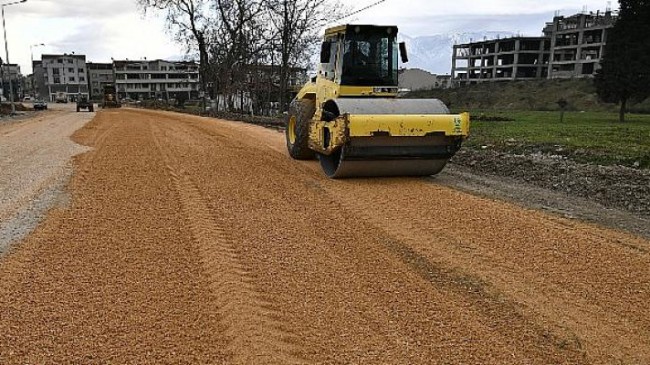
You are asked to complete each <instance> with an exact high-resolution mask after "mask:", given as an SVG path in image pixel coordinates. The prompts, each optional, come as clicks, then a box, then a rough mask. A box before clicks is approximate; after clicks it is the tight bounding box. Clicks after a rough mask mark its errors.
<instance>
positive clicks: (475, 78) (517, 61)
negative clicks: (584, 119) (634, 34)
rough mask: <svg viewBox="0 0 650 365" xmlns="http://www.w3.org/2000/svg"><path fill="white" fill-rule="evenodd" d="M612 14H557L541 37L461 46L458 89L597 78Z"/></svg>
mask: <svg viewBox="0 0 650 365" xmlns="http://www.w3.org/2000/svg"><path fill="white" fill-rule="evenodd" d="M615 21H616V15H615V14H614V13H612V12H611V11H610V10H607V11H606V12H604V13H601V12H596V13H580V14H576V15H573V16H570V17H563V16H559V14H556V16H555V17H554V18H553V21H552V22H549V23H546V27H545V28H544V30H543V32H544V36H542V37H513V38H505V39H496V40H484V41H481V42H472V43H466V44H458V45H455V46H454V49H453V54H452V70H451V74H452V77H453V83H454V85H464V84H474V83H479V82H491V81H515V80H531V79H546V78H549V79H555V78H576V77H593V76H594V75H595V73H596V71H597V70H598V68H599V67H600V60H601V58H602V57H603V52H604V47H605V44H606V40H607V31H608V29H609V28H611V27H612V26H613V25H614V23H615Z"/></svg>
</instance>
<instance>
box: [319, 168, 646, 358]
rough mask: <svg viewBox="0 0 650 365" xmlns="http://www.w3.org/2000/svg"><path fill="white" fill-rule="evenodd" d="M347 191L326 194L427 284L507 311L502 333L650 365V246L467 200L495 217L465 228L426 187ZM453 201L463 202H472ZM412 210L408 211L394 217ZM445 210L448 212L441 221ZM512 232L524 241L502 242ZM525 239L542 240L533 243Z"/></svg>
mask: <svg viewBox="0 0 650 365" xmlns="http://www.w3.org/2000/svg"><path fill="white" fill-rule="evenodd" d="M350 185H351V182H349V181H344V182H341V183H340V184H330V185H328V186H327V188H324V189H323V190H324V193H326V194H329V195H330V196H333V197H334V198H335V200H336V201H337V202H339V204H342V205H343V206H345V207H346V209H347V210H349V211H351V212H354V214H356V215H357V216H359V218H360V219H362V220H364V221H366V222H369V223H370V224H372V225H374V226H376V227H377V229H382V230H386V231H387V233H389V234H390V235H391V236H392V237H394V238H395V239H394V240H390V241H388V242H386V245H387V247H389V248H390V249H391V250H392V251H393V252H394V253H395V254H396V255H398V256H399V257H402V259H403V260H404V261H405V262H406V263H409V264H410V265H411V266H412V267H413V268H414V270H415V271H417V272H420V273H421V274H422V275H423V277H425V278H427V279H429V280H432V281H434V282H436V283H441V282H442V283H444V282H447V283H455V286H456V287H457V288H460V289H461V290H463V291H466V294H467V295H469V296H471V297H473V298H475V299H476V300H477V301H478V302H479V303H481V305H479V306H478V307H479V308H481V310H483V311H484V312H485V314H486V317H488V318H502V317H503V316H504V315H503V314H502V315H498V316H497V315H495V313H497V312H503V311H504V310H505V316H506V317H510V318H511V320H512V321H513V322H514V323H512V322H510V323H499V322H495V323H496V324H497V325H496V326H495V329H496V330H498V331H500V332H504V334H507V333H510V334H513V331H515V329H516V328H520V329H521V328H528V329H533V333H536V334H537V335H540V334H541V335H542V336H543V337H547V338H548V339H549V340H552V341H553V342H554V343H555V344H556V345H557V346H559V347H562V348H567V347H568V348H574V349H575V350H578V351H585V355H586V356H587V358H589V359H590V362H593V363H602V364H608V363H612V362H623V363H646V362H649V361H650V331H649V329H650V320H648V315H650V311H649V308H648V305H647V302H644V298H645V300H647V299H648V293H650V275H649V272H648V271H647V268H648V267H650V255H648V250H647V248H648V247H649V244H648V241H645V240H643V239H640V238H636V237H631V236H628V235H626V234H623V233H619V232H614V231H608V230H604V229H601V228H598V227H595V226H592V227H590V226H588V225H584V224H580V223H576V222H572V221H568V220H566V219H562V218H556V217H552V216H547V215H545V214H542V213H538V212H532V211H522V212H521V213H520V214H518V215H504V213H506V212H509V209H507V208H508V207H507V204H506V206H505V207H502V206H501V205H502V204H503V203H495V202H491V201H489V200H487V199H481V198H474V197H472V198H470V200H476V203H477V206H481V207H483V209H488V211H490V210H491V209H495V210H496V211H497V212H498V213H491V214H489V215H485V216H484V215H483V214H482V213H481V210H476V211H474V212H473V217H472V218H473V219H474V220H475V222H471V221H470V222H463V221H462V220H459V219H454V218H453V217H464V216H466V215H464V214H458V213H459V212H458V210H457V209H454V206H455V205H454V204H455V203H454V199H453V198H452V199H450V200H449V201H446V202H444V203H442V204H439V205H436V203H435V202H436V195H440V196H442V195H449V194H448V193H447V192H446V191H444V190H447V189H446V188H444V187H439V186H436V185H432V184H429V183H426V182H422V181H419V180H412V179H411V180H405V179H382V180H377V181H373V182H369V181H360V183H359V184H358V185H359V188H357V189H354V188H352V187H351V186H350ZM411 186H413V187H411ZM415 186H417V188H415ZM413 192H418V195H415V194H413ZM451 195H452V196H453V195H456V198H457V199H458V200H457V201H462V200H463V199H464V198H465V197H466V196H465V195H464V194H462V193H457V192H453V193H452V194H451ZM407 202H408V203H409V204H411V209H396V207H398V206H400V205H402V204H405V203H407ZM427 202H431V204H427ZM441 207H446V208H445V209H444V210H445V212H442V214H441V212H440V209H441ZM504 208H505V209H504ZM445 213H447V214H445ZM465 213H469V212H465ZM468 217H469V216H468ZM489 221H492V222H498V224H499V226H500V227H502V231H490V230H489V229H487V227H486V229H485V230H484V231H481V229H480V227H483V226H484V223H485V222H489ZM533 221H534V223H532V222H533ZM472 223H474V224H472ZM527 228H528V230H527ZM509 231H511V232H518V233H517V234H515V235H514V236H510V237H509V236H508V235H507V234H504V233H503V232H509ZM527 231H528V232H536V234H534V235H532V237H538V239H537V240H531V239H530V237H531V236H526V235H525V232H527ZM560 232H564V233H563V234H561V235H558V233H560ZM489 236H496V237H498V240H497V241H492V239H493V238H492V237H489ZM585 238H587V239H588V240H587V241H585ZM509 241H515V242H516V241H519V242H517V243H515V242H513V243H509ZM509 244H512V246H508V245H509ZM500 246H506V247H507V249H506V250H504V249H502V248H501V247H500ZM562 251H564V252H562ZM530 253H532V254H533V256H530ZM562 255H568V256H562ZM592 256H593V257H601V256H602V257H608V256H611V257H616V258H617V260H619V262H621V263H623V265H622V266H617V265H608V264H605V265H603V264H602V262H603V261H602V260H599V261H600V262H596V261H594V262H591V263H590V264H584V261H585V260H593V258H592ZM605 260H607V258H605ZM604 262H605V263H606V262H607V261H604ZM431 263H434V264H433V265H432V264H431ZM440 267H443V268H446V269H444V270H442V271H441V270H440ZM567 272H574V274H570V275H568V276H567V275H566V273H567ZM540 275H541V276H542V277H541V278H540ZM614 293H616V294H614ZM613 294H614V295H613ZM622 299H623V300H624V301H623V302H622V301H621V300H622ZM633 303H634V304H633ZM644 303H646V304H644ZM508 312H509V313H510V315H507V313H508ZM513 324H514V326H513ZM538 324H543V325H541V326H540V325H538ZM535 328H536V329H535ZM533 337H534V335H533Z"/></svg>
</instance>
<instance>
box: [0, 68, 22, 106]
mask: <svg viewBox="0 0 650 365" xmlns="http://www.w3.org/2000/svg"><path fill="white" fill-rule="evenodd" d="M0 78H1V79H2V87H1V89H2V90H1V91H0V93H1V94H2V100H10V97H9V92H10V89H11V88H10V87H9V83H10V82H11V86H12V87H13V92H14V100H18V99H19V97H20V96H22V94H23V90H22V84H23V82H22V79H23V75H22V74H21V73H20V66H19V65H17V64H15V63H5V64H2V66H0Z"/></svg>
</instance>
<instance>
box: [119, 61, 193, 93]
mask: <svg viewBox="0 0 650 365" xmlns="http://www.w3.org/2000/svg"><path fill="white" fill-rule="evenodd" d="M113 71H114V73H115V85H116V87H117V92H118V94H119V97H120V98H122V99H132V100H146V99H164V100H169V99H179V98H185V99H197V98H198V97H199V89H200V87H199V65H198V64H197V63H195V62H185V61H178V62H174V61H164V60H154V61H147V60H141V61H129V60H124V61H117V60H116V61H113Z"/></svg>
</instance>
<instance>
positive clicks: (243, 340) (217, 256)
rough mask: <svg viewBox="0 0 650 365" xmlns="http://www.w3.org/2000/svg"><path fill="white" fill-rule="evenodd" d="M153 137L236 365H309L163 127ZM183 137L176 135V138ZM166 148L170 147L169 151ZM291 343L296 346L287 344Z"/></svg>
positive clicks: (156, 126) (228, 348)
mask: <svg viewBox="0 0 650 365" xmlns="http://www.w3.org/2000/svg"><path fill="white" fill-rule="evenodd" d="M150 126H151V134H152V138H153V140H154V141H155V144H156V146H157V147H158V150H159V151H160V154H161V155H162V156H163V158H164V160H165V163H166V167H167V169H168V171H169V174H170V175H171V176H172V179H173V181H174V184H175V187H176V191H177V193H178V195H179V197H180V204H181V206H182V208H183V212H184V216H185V218H186V220H187V222H188V225H189V227H190V230H191V231H192V235H193V238H194V243H195V244H196V245H197V246H198V250H199V252H200V255H201V258H200V260H201V263H202V265H203V270H204V272H205V275H206V276H207V281H208V282H209V283H210V287H211V288H212V290H213V292H212V295H213V296H214V300H215V302H216V303H217V304H218V313H219V315H220V318H221V321H222V322H223V323H224V324H225V325H226V326H227V327H228V329H227V330H226V334H227V336H228V337H229V338H230V341H229V343H228V346H227V348H226V350H227V351H228V353H230V354H231V356H232V358H231V363H233V364H305V363H307V361H306V360H305V359H301V358H299V357H298V356H296V354H297V353H299V352H300V348H299V346H297V345H296V344H297V343H299V339H298V338H297V336H296V335H295V334H293V333H291V332H290V331H288V330H287V328H286V326H285V325H284V324H283V323H282V321H281V316H280V312H279V311H277V310H275V309H274V308H276V307H277V306H276V305H275V304H274V303H272V302H271V298H269V297H266V298H265V297H263V296H262V295H261V294H260V293H259V292H258V291H257V290H256V284H255V277H254V275H253V273H251V272H250V271H249V270H248V269H247V268H246V267H245V265H243V264H242V262H241V260H240V258H239V253H238V252H237V248H236V247H235V246H234V245H233V243H232V240H231V239H230V238H229V237H227V232H226V230H225V229H223V228H222V224H220V223H219V220H218V219H215V217H214V216H213V215H212V213H211V212H210V209H209V207H208V206H207V204H206V203H205V198H204V197H203V196H202V195H201V192H200V191H199V189H198V187H197V185H196V184H194V183H193V182H192V179H191V178H190V176H189V175H188V173H187V172H186V171H184V169H183V168H182V167H180V166H182V163H180V162H179V161H177V160H176V159H174V157H173V156H174V155H175V154H174V151H173V146H174V143H177V142H175V141H174V140H173V139H171V138H166V139H165V138H164V137H162V138H161V136H163V135H164V133H161V128H162V127H161V126H160V125H159V124H156V125H154V124H151V125H150ZM179 134H182V132H181V131H178V130H175V136H176V137H178V136H179ZM163 146H165V147H163ZM287 340H291V341H287Z"/></svg>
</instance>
